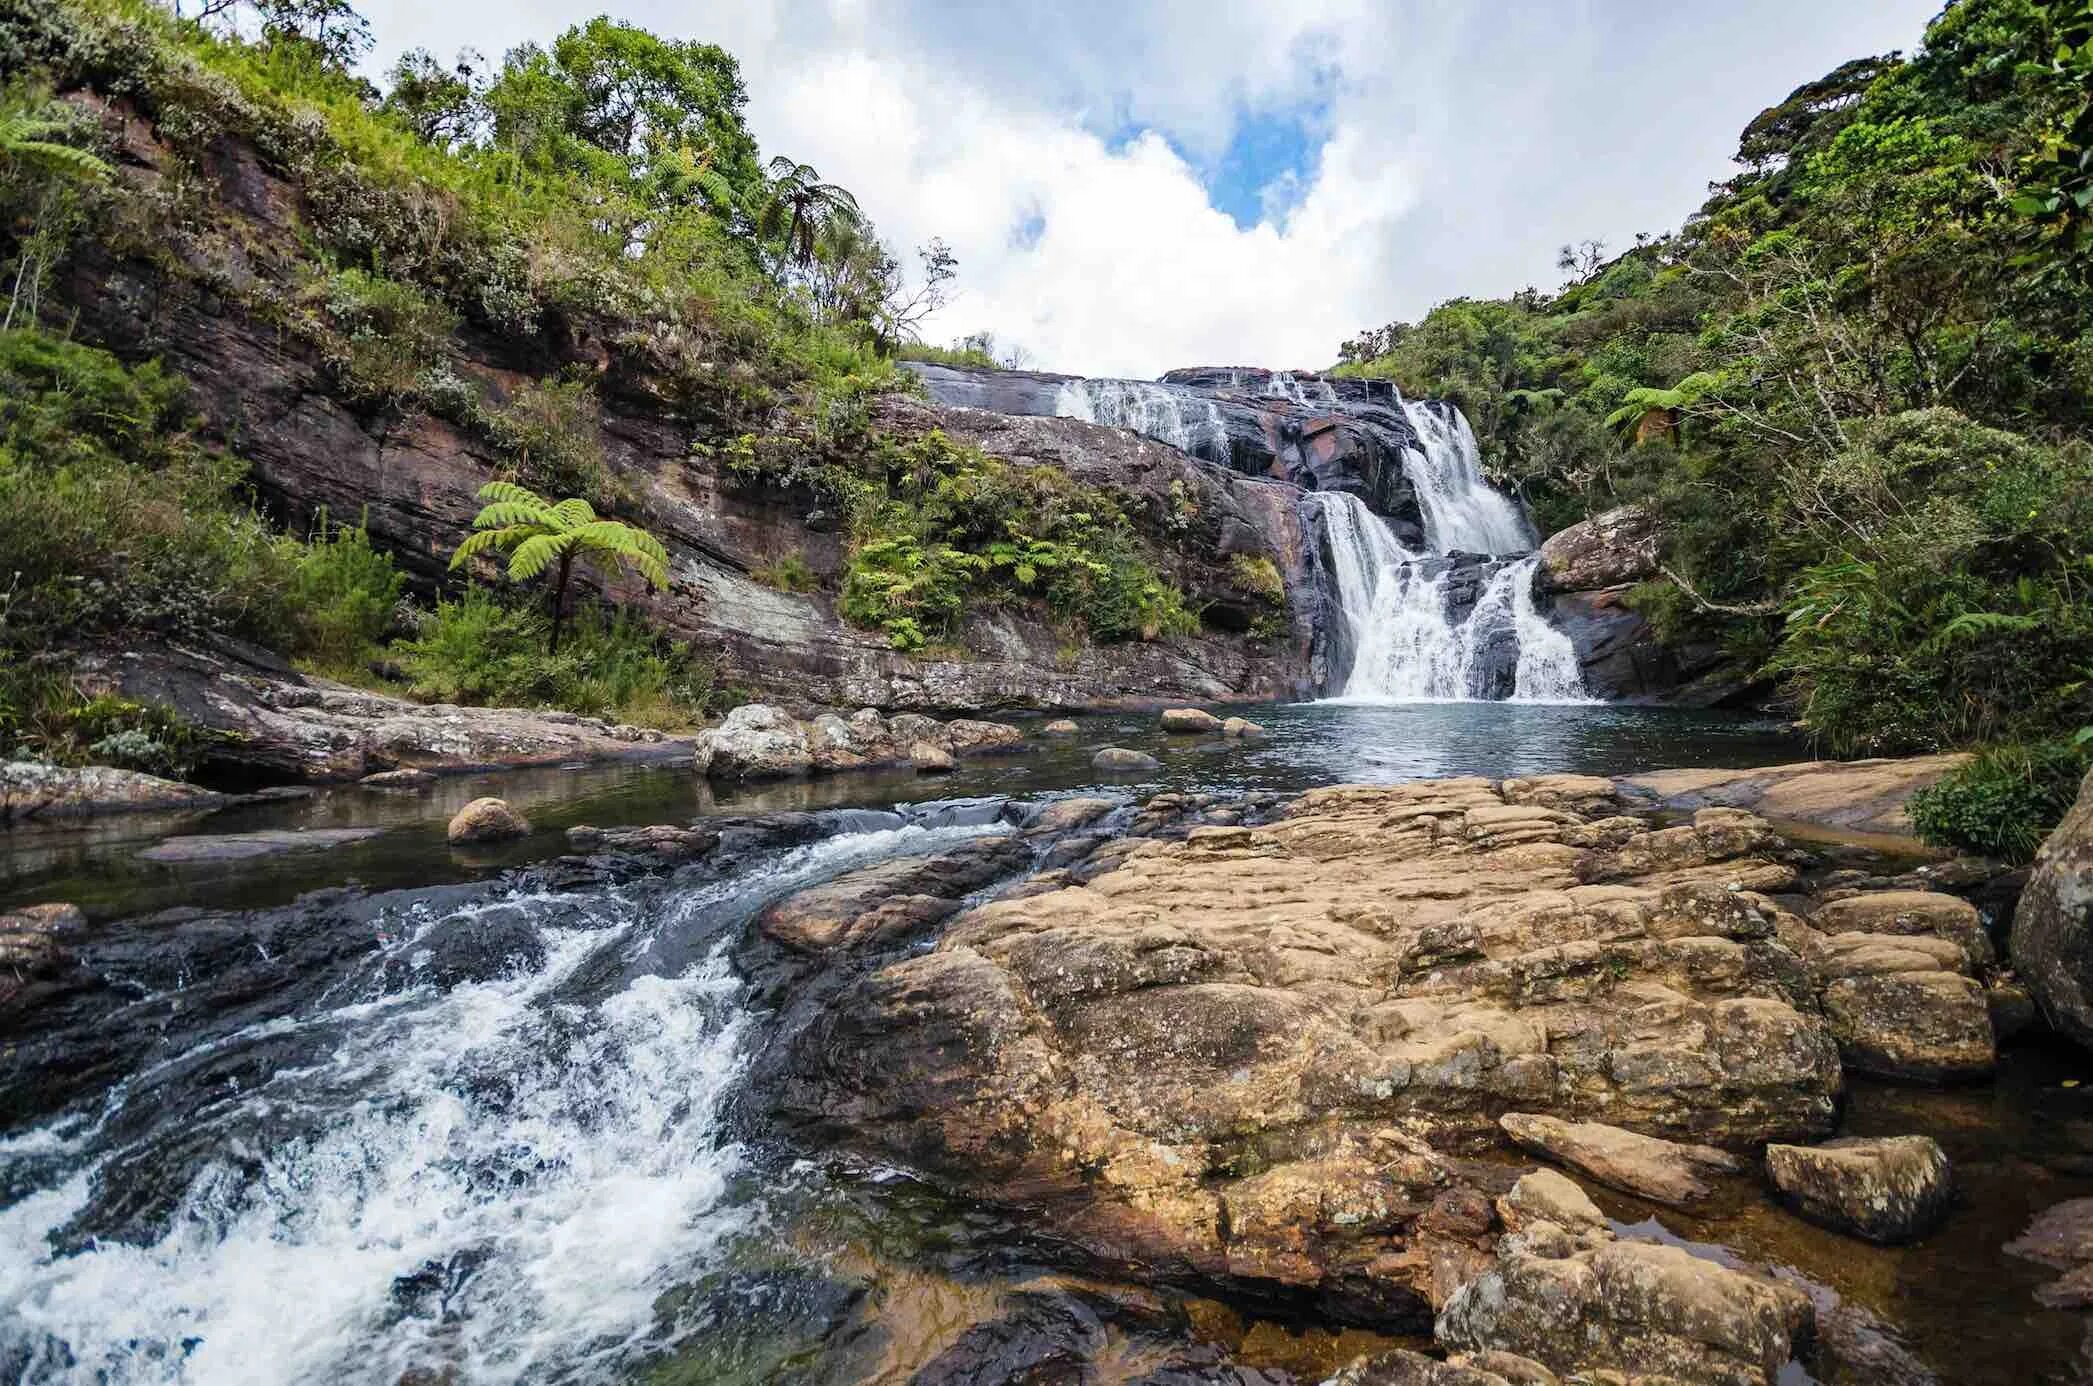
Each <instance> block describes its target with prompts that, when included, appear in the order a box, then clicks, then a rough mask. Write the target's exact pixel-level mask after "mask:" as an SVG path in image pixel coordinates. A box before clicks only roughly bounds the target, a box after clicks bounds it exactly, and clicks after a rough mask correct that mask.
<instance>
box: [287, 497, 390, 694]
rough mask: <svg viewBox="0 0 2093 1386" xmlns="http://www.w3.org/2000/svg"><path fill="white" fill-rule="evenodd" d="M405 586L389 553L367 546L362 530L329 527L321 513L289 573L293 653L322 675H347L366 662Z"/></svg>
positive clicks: (374, 648)
mask: <svg viewBox="0 0 2093 1386" xmlns="http://www.w3.org/2000/svg"><path fill="white" fill-rule="evenodd" d="M406 585H407V583H406V579H405V578H403V577H402V576H401V575H400V573H399V572H398V570H397V569H395V568H394V567H393V562H392V555H391V554H389V553H382V552H380V551H379V550H377V549H374V548H372V547H371V537H370V534H369V533H368V532H367V531H365V530H364V529H363V528H362V527H361V526H357V527H355V528H351V527H350V526H348V525H336V526H334V527H332V528H330V527H329V526H328V523H327V517H326V515H325V514H324V513H323V514H322V515H321V516H320V519H319V523H318V525H317V526H316V527H315V531H314V534H313V538H312V540H311V542H310V543H309V544H306V545H303V546H301V551H300V552H299V554H298V558H297V562H296V566H295V567H293V569H292V571H291V581H290V589H289V601H290V607H291V613H292V623H293V626H294V632H293V637H292V638H293V640H294V642H295V648H296V650H297V652H298V653H299V654H301V655H303V656H305V657H306V658H307V659H308V660H310V661H311V662H312V664H313V665H314V667H316V668H318V669H320V670H322V671H332V672H336V673H349V672H351V671H353V670H355V669H357V668H358V667H360V666H362V665H364V664H366V663H367V662H369V659H370V657H371V655H372V654H373V653H374V652H375V650H376V647H377V644H378V641H379V640H380V639H381V638H382V637H383V636H384V634H385V631H386V628H387V627H388V626H389V625H391V624H392V616H393V608H394V607H395V606H396V605H397V604H398V602H399V600H400V595H401V593H402V592H403V591H404V590H405V589H406Z"/></svg>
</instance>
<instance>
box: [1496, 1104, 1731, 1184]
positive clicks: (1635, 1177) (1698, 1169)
mask: <svg viewBox="0 0 2093 1386" xmlns="http://www.w3.org/2000/svg"><path fill="white" fill-rule="evenodd" d="M1498 1125H1500V1126H1502V1127H1503V1128H1504V1132H1505V1134H1506V1135H1508V1136H1510V1137H1511V1138H1512V1139H1513V1140H1514V1141H1516V1142H1517V1143H1518V1144H1519V1145H1521V1146H1523V1147H1524V1148H1526V1149H1528V1150H1531V1151H1534V1152H1535V1153H1537V1154H1541V1155H1545V1156H1547V1157H1548V1158H1550V1159H1553V1160H1557V1161H1560V1162H1561V1163H1562V1164H1565V1165H1568V1166H1569V1167H1570V1168H1572V1169H1574V1170H1576V1171H1578V1172H1579V1173H1581V1174H1588V1175H1590V1176H1591V1177H1592V1178H1594V1179H1596V1180H1598V1181H1599V1182H1600V1183H1602V1184H1606V1185H1609V1186H1611V1187H1613V1188H1616V1189H1621V1190H1623V1191H1625V1192H1627V1193H1632V1194H1636V1195H1638V1196H1640V1197H1642V1198H1647V1199H1649V1200H1651V1201H1652V1202H1656V1203H1669V1204H1672V1205H1674V1206H1679V1207H1683V1206H1686V1205H1688V1204H1693V1203H1699V1202H1701V1201H1703V1200H1705V1199H1707V1198H1708V1197H1709V1196H1710V1195H1712V1194H1713V1193H1714V1192H1715V1190H1714V1188H1713V1187H1712V1186H1711V1185H1710V1184H1709V1183H1708V1180H1709V1178H1710V1177H1713V1176H1719V1175H1724V1174H1737V1173H1740V1172H1742V1170H1743V1168H1744V1166H1743V1164H1742V1163H1741V1162H1740V1161H1739V1160H1737V1158H1736V1157H1734V1156H1732V1155H1729V1154H1726V1153H1724V1152H1723V1151H1720V1150H1716V1149H1714V1148H1713V1147H1711V1146H1705V1145H1682V1144H1680V1143H1679V1142H1676V1141H1666V1140H1659V1139H1658V1138H1656V1137H1654V1136H1644V1135H1639V1134H1637V1133H1636V1132H1634V1131H1624V1130H1622V1129H1621V1128H1620V1127H1618V1126H1607V1125H1604V1124H1602V1123H1600V1122H1596V1121H1582V1122H1567V1121H1562V1120H1559V1119H1557V1118H1555V1117H1547V1116H1534V1115H1531V1114H1529V1113H1523V1112H1512V1113H1507V1114H1506V1115H1505V1116H1503V1117H1501V1118H1499V1120H1498Z"/></svg>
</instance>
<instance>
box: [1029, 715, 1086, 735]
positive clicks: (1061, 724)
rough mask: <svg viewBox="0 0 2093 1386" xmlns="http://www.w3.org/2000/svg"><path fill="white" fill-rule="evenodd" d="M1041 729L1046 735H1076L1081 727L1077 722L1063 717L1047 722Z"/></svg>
mask: <svg viewBox="0 0 2093 1386" xmlns="http://www.w3.org/2000/svg"><path fill="white" fill-rule="evenodd" d="M1039 730H1040V733H1041V734H1042V735H1044V736H1074V735H1075V734H1076V733H1077V732H1078V731H1079V730H1081V729H1080V728H1079V727H1077V726H1076V724H1075V723H1073V722H1071V721H1069V720H1068V719H1067V718H1066V717H1063V718H1060V719H1059V720H1058V721H1053V722H1049V723H1047V724H1046V725H1045V726H1043V727H1041V728H1040V729H1039Z"/></svg>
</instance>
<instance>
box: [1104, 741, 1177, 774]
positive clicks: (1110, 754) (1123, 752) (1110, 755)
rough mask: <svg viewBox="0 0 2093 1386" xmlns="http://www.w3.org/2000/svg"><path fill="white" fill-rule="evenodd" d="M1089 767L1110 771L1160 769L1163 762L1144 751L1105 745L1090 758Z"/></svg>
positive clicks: (1123, 771) (1124, 771) (1125, 771)
mask: <svg viewBox="0 0 2093 1386" xmlns="http://www.w3.org/2000/svg"><path fill="white" fill-rule="evenodd" d="M1090 765H1091V768H1093V769H1096V770H1104V771H1108V772H1111V773H1115V774H1117V773H1127V772H1138V771H1142V770H1160V769H1162V768H1163V762H1161V761H1160V760H1157V759H1156V758H1155V757H1154V756H1152V755H1149V754H1148V753H1147V752H1145V751H1130V750H1128V749H1127V748H1126V747H1124V746H1107V747H1105V748H1104V749H1103V750H1102V751H1099V752H1098V753H1097V754H1096V755H1094V756H1092V757H1091V758H1090Z"/></svg>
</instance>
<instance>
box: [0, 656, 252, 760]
mask: <svg viewBox="0 0 2093 1386" xmlns="http://www.w3.org/2000/svg"><path fill="white" fill-rule="evenodd" d="M222 740H224V735H223V734H222V733H219V732H214V731H211V730H209V729H207V728H203V727H199V726H197V725H195V724H194V723H192V722H190V721H189V720H188V719H186V718H184V717H183V716H182V715H181V714H180V713H178V712H176V711H174V710H173V709H172V708H168V707H163V706H158V705H150V704H145V703H134V702H131V701H129V700H128V699H124V698H118V697H113V696H110V695H106V694H105V695H101V696H97V697H93V698H88V697H83V696H82V695H81V694H80V692H79V691H78V690H77V689H75V688H74V687H73V686H72V684H71V683H70V682H69V681H68V680H67V679H65V678H64V677H62V676H60V675H58V674H57V673H55V672H53V671H51V670H49V669H41V668H36V667H34V666H32V665H31V664H29V663H28V662H27V661H23V662H21V663H18V664H16V665H14V666H12V667H9V668H6V669H4V670H0V757H4V756H11V755H26V756H30V757H32V758H35V759H39V760H45V761H49V762H51V763H53V764H56V765H114V766H118V767H120V768H122V769H126V770H142V771H144V772H145V773H146V774H149V775H159V776H162V777H163V778H167V779H184V778H186V777H187V776H188V775H189V774H190V773H191V772H192V771H194V770H195V769H196V767H197V765H198V764H199V763H200V762H201V761H202V760H203V758H204V755H205V754H206V753H207V752H208V751H209V750H210V748H211V747H212V746H214V745H216V744H218V743H219V742H220V741H222Z"/></svg>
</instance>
